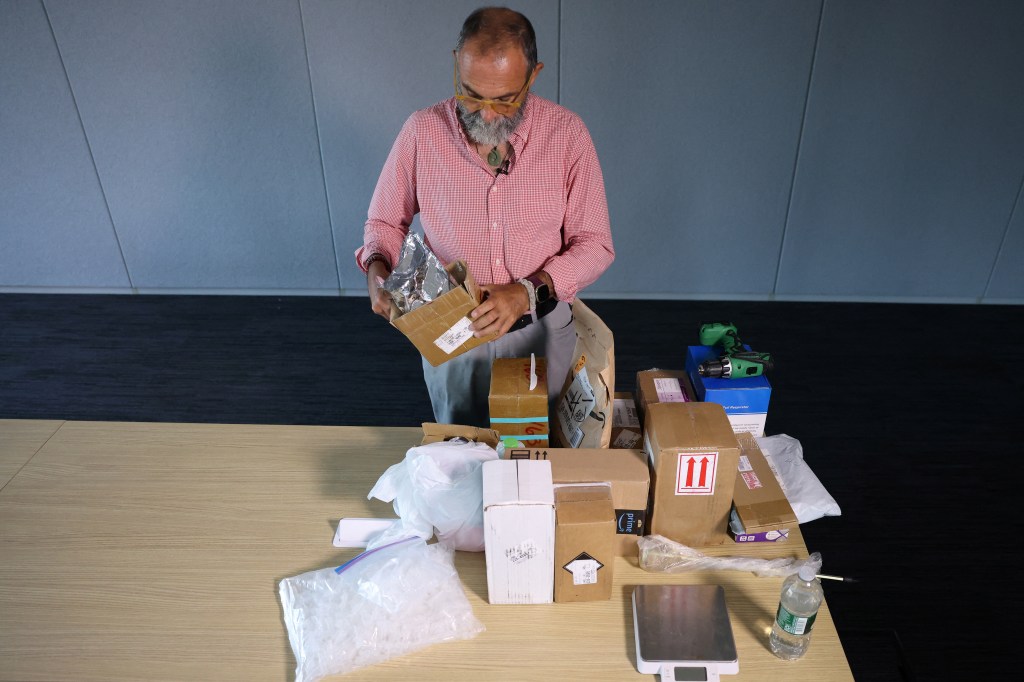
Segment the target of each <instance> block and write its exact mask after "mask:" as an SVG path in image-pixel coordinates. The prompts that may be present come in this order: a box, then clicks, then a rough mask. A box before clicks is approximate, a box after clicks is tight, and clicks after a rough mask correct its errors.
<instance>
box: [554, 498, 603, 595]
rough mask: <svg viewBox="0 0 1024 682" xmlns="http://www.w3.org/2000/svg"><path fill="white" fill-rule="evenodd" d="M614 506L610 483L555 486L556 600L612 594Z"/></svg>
mask: <svg viewBox="0 0 1024 682" xmlns="http://www.w3.org/2000/svg"><path fill="white" fill-rule="evenodd" d="M615 543H616V539H615V509H614V508H613V507H612V488H611V486H610V485H597V486H592V485H583V486H580V485H569V486H556V487H555V602H570V601H596V600H600V599H609V598H611V596H612V580H613V578H614V570H615Z"/></svg>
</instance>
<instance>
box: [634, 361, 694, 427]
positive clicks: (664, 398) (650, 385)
mask: <svg viewBox="0 0 1024 682" xmlns="http://www.w3.org/2000/svg"><path fill="white" fill-rule="evenodd" d="M695 400H697V397H696V395H695V394H694V392H693V386H691V385H690V376H689V375H688V374H687V373H686V370H682V369H644V370H640V371H639V372H637V373H636V407H637V410H638V411H639V413H640V423H641V424H643V423H644V419H645V418H646V414H647V407H648V406H649V405H653V404H654V403H688V402H693V401H695Z"/></svg>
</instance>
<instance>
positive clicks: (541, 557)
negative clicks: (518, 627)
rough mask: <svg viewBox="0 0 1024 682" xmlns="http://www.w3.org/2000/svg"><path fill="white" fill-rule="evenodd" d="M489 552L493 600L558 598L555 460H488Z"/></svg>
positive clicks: (486, 516)
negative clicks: (553, 464)
mask: <svg viewBox="0 0 1024 682" xmlns="http://www.w3.org/2000/svg"><path fill="white" fill-rule="evenodd" d="M483 479H484V491H483V498H484V552H485V554H486V560H487V600H488V601H489V602H490V603H492V604H549V603H551V602H552V600H553V597H554V576H555V495H554V487H553V486H552V484H551V462H549V461H544V460H508V459H498V460H491V461H488V462H484V465H483Z"/></svg>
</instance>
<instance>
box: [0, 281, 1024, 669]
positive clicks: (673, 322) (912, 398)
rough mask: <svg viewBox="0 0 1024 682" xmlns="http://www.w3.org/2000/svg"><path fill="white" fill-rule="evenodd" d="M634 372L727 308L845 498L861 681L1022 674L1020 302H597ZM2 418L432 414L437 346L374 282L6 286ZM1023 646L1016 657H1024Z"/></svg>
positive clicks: (779, 402) (842, 602)
mask: <svg viewBox="0 0 1024 682" xmlns="http://www.w3.org/2000/svg"><path fill="white" fill-rule="evenodd" d="M588 304H589V305H590V306H591V308H593V309H594V310H595V311H596V312H597V313H598V314H599V315H600V316H601V317H602V318H603V319H604V321H605V322H606V323H607V324H608V326H609V327H610V328H611V329H612V331H613V332H614V334H615V351H616V359H615V361H616V388H617V389H618V390H632V389H633V385H634V382H635V375H636V372H637V371H638V370H641V369H650V368H652V367H659V368H665V369H680V368H682V365H683V359H684V357H685V351H686V346H687V345H688V344H695V343H696V342H697V341H696V337H697V330H698V328H699V326H700V324H701V323H702V322H707V321H713V320H730V321H732V322H734V323H735V324H736V325H737V326H738V328H739V330H740V333H741V335H742V337H743V339H744V341H746V342H747V343H749V344H750V345H751V346H753V347H754V349H755V350H764V351H771V352H772V353H773V355H774V356H775V362H776V367H775V370H774V372H773V374H772V375H771V379H772V384H773V393H772V399H771V407H770V410H769V415H768V424H767V429H766V431H767V434H768V435H773V434H780V433H785V434H788V435H790V436H792V437H794V438H796V439H798V440H799V441H800V442H801V444H802V445H803V449H804V454H805V459H806V461H807V463H808V464H809V465H810V466H811V468H812V470H813V471H814V472H815V473H816V474H817V476H818V478H819V479H821V481H822V483H824V485H825V486H826V487H827V488H828V490H829V492H830V493H831V494H832V495H833V496H834V497H835V498H836V500H837V501H838V502H839V504H840V506H841V507H842V511H843V514H842V516H840V517H830V518H824V519H819V520H816V521H812V522H810V523H807V524H804V525H803V526H802V528H801V530H802V531H803V534H804V537H805V538H806V540H807V545H808V548H809V549H810V550H811V551H815V550H817V551H820V552H821V553H822V556H823V559H824V567H823V570H824V572H826V573H832V574H838V575H847V576H853V577H855V578H856V579H857V580H858V582H856V583H852V584H846V583H832V582H828V583H827V584H826V585H825V591H826V597H827V599H828V602H829V606H830V609H831V611H832V614H833V617H834V619H835V621H836V624H837V627H838V629H839V633H840V636H841V638H842V640H843V645H844V647H845V649H846V652H847V656H848V658H849V660H850V664H851V667H852V668H853V671H854V675H855V677H856V679H858V680H860V681H861V682H865V681H871V680H878V681H888V680H939V679H958V678H963V679H984V678H986V677H988V676H990V674H991V676H995V674H996V673H997V672H998V674H999V675H1000V676H1001V677H1003V676H1006V675H1007V674H1009V675H1010V676H1012V674H1013V673H1012V670H1013V668H1012V667H1008V666H1007V665H1006V664H1007V662H1009V661H1010V660H1011V653H1010V652H1012V651H1013V648H1012V647H1013V645H1014V643H1015V642H1013V641H1012V640H1013V639H1015V637H1013V635H1014V634H1015V633H1016V632H1017V630H1018V629H1019V628H1018V627H1017V626H1016V624H1015V620H1016V616H1017V615H1018V614H1019V613H1020V610H1021V598H1020V591H1019V589H1018V585H1017V580H1018V579H1019V578H1020V577H1021V570H1020V568H1019V566H1020V565H1019V563H1018V562H1019V561H1020V560H1021V557H1022V551H1021V542H1020V539H1019V537H1018V536H1016V533H1015V530H1014V529H1015V527H1016V521H1015V518H1016V517H1015V516H1014V515H1011V512H1013V511H1016V509H1017V505H1016V502H1017V500H1018V499H1019V498H1017V494H1019V489H1020V487H1019V486H1018V485H1017V483H1019V482H1020V481H1021V465H1020V463H1019V462H1020V458H1021V455H1022V454H1024V449H1022V447H1021V440H1020V437H1019V434H1018V430H1019V429H1020V419H1021V417H1022V413H1024V410H1022V407H1024V401H1022V399H1021V395H1022V393H1024V367H1020V366H1021V365H1022V364H1024V307H1014V306H981V305H960V306H955V305H895V304H852V303H778V302H720V301H718V302H713V301H702V302H688V301H610V300H588ZM0 418H24V419H74V420H127V421H175V422H177V421H183V422H220V423H267V424H349V425H397V426H411V425H418V424H419V423H420V422H423V421H431V420H432V419H433V417H432V414H431V412H430V404H429V401H428V399H427V396H426V391H425V389H424V388H423V384H422V380H421V378H420V364H419V356H418V355H417V354H416V352H415V350H414V349H413V347H412V346H411V345H410V344H409V343H408V341H406V340H405V338H404V337H402V336H401V335H400V334H399V333H398V332H397V331H395V330H393V329H391V328H390V327H389V326H388V325H387V324H386V323H385V322H384V321H382V320H381V319H380V318H378V317H376V316H374V315H372V314H371V313H370V311H369V309H368V305H367V304H366V302H365V301H364V300H363V299H361V298H358V299H353V298H336V297H330V298H328V297H324V298H319V297H286V298H280V297H219V296H211V297H188V296H88V295H38V294H26V295H20V294H18V295H16V294H7V295H0ZM1014 658H1015V657H1014Z"/></svg>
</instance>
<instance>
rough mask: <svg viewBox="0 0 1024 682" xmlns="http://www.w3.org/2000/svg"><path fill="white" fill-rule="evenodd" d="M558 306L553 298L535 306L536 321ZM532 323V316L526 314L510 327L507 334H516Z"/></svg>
mask: <svg viewBox="0 0 1024 682" xmlns="http://www.w3.org/2000/svg"><path fill="white" fill-rule="evenodd" d="M557 306H558V301H557V300H556V299H554V298H549V299H548V300H546V301H544V302H543V303H541V304H540V305H538V306H537V319H538V320H539V319H540V318H542V317H544V316H545V315H547V314H548V313H550V312H551V311H552V310H554V309H555V308H556V307H557ZM532 323H533V315H530V313H526V314H525V315H523V316H522V317H520V318H519V319H518V320H516V321H515V324H513V325H512V326H511V327H509V328H508V333H509V334H511V333H512V332H517V331H519V330H520V329H522V328H524V327H527V326H529V325H530V324H532Z"/></svg>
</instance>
